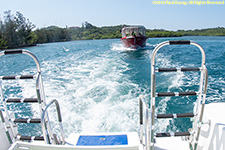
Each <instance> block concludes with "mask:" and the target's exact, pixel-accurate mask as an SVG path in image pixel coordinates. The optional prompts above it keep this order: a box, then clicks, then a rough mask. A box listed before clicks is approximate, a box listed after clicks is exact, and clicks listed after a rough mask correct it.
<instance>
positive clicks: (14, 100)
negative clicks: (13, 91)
mask: <svg viewBox="0 0 225 150" xmlns="http://www.w3.org/2000/svg"><path fill="white" fill-rule="evenodd" d="M6 103H38V99H37V98H7V99H6Z"/></svg>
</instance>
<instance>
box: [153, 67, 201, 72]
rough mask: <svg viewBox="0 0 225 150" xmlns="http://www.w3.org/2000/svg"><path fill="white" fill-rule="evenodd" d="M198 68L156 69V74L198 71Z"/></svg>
mask: <svg viewBox="0 0 225 150" xmlns="http://www.w3.org/2000/svg"><path fill="white" fill-rule="evenodd" d="M200 70H201V68H199V67H186V68H157V69H156V70H155V71H156V72H177V71H200Z"/></svg>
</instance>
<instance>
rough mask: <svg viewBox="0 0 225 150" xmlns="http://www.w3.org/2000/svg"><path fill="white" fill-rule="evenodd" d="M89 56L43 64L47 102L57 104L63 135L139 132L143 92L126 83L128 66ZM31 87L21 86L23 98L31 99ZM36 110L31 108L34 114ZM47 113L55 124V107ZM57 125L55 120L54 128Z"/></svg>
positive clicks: (114, 60)
mask: <svg viewBox="0 0 225 150" xmlns="http://www.w3.org/2000/svg"><path fill="white" fill-rule="evenodd" d="M88 53H89V52H88V51H86V52H83V53H82V54H72V55H68V56H67V57H63V58H62V59H60V58H57V60H49V61H44V62H42V76H43V80H44V87H45V94H46V99H47V101H48V102H49V101H50V100H52V99H57V100H58V101H59V103H60V107H61V112H62V118H63V126H64V130H65V133H66V135H67V136H68V135H69V133H71V132H107V131H116V132H119V131H136V130H138V119H139V118H138V113H139V112H138V108H139V107H138V97H137V95H141V94H142V93H141V92H140V91H143V90H139V89H140V88H139V87H138V85H137V84H134V83H132V82H131V81H130V80H129V75H127V74H126V75H123V73H124V72H125V71H127V70H128V69H129V68H128V64H127V63H126V62H124V61H122V60H120V59H117V58H111V57H108V56H107V55H105V54H102V55H103V56H100V57H96V58H85V57H83V56H85V55H88ZM104 55H105V56H104ZM81 57H83V59H80V58H81ZM22 82H26V81H22ZM22 82H21V86H23V84H24V83H22ZM30 87H32V85H31V84H29V83H28V84H27V85H26V86H23V88H24V91H23V93H22V94H23V95H24V96H26V97H27V96H29V97H30V96H31V97H34V95H32V94H30V93H32V91H31V88H30ZM139 93H140V94H139ZM34 94H35V93H34ZM48 102H47V103H48ZM38 110H39V109H38V107H37V106H35V105H33V111H34V114H37V113H36V111H38ZM49 112H50V113H51V114H52V115H50V118H51V120H54V118H56V116H55V113H52V112H54V107H51V109H50V111H49ZM56 124H57V122H56V120H54V121H53V127H54V126H55V125H56ZM55 128H58V127H55Z"/></svg>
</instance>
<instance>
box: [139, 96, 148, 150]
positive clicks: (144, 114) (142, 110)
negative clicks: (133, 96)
mask: <svg viewBox="0 0 225 150" xmlns="http://www.w3.org/2000/svg"><path fill="white" fill-rule="evenodd" d="M148 111H149V109H148V105H147V102H146V100H145V98H144V97H143V96H141V97H140V98H139V115H140V116H139V118H140V142H141V144H142V145H144V147H145V150H149V142H150V141H149V139H150V135H149V115H148ZM143 119H144V121H143ZM143 137H145V138H144V139H145V142H144V141H143Z"/></svg>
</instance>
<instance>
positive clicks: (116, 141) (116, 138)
mask: <svg viewBox="0 0 225 150" xmlns="http://www.w3.org/2000/svg"><path fill="white" fill-rule="evenodd" d="M127 144H128V142H127V135H81V136H80V137H79V139H78V142H77V146H101V145H127Z"/></svg>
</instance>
